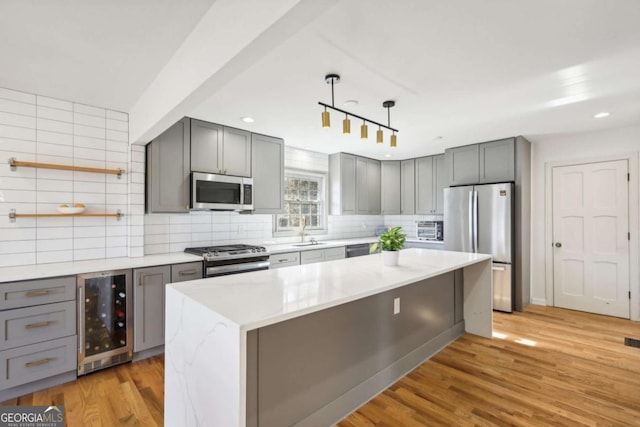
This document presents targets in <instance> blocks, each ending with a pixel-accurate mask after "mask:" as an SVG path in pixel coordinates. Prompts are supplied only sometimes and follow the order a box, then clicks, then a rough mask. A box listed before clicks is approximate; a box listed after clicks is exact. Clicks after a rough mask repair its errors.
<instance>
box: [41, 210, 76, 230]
mask: <svg viewBox="0 0 640 427" xmlns="http://www.w3.org/2000/svg"><path fill="white" fill-rule="evenodd" d="M36 210H38V211H39V209H36ZM50 212H54V211H53V210H51V211H50ZM36 224H37V227H38V229H40V228H41V227H73V217H60V218H48V217H42V218H38V219H37V222H36Z"/></svg>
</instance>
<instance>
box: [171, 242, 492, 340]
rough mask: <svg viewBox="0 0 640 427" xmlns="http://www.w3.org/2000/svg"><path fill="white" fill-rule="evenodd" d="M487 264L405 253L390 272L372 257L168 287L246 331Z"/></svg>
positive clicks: (446, 254)
mask: <svg viewBox="0 0 640 427" xmlns="http://www.w3.org/2000/svg"><path fill="white" fill-rule="evenodd" d="M488 260H491V257H490V256H489V255H484V254H472V253H463V252H450V251H439V250H429V249H407V250H403V251H402V252H401V254H400V262H399V265H398V266H395V267H386V266H383V264H382V259H381V255H380V254H374V255H368V256H363V257H357V258H346V259H341V260H336V261H330V262H325V263H315V264H307V265H300V266H293V267H288V268H281V269H274V270H265V271H257V272H252V273H246V274H240V275H230V276H221V277H214V278H208V279H202V280H194V281H190V282H183V283H176V284H170V285H169V287H171V288H174V289H175V290H176V291H178V292H179V293H180V294H182V295H184V296H185V297H187V298H189V299H192V300H194V301H196V302H198V303H199V304H201V305H203V306H204V307H206V308H207V309H210V310H212V311H214V312H215V313H217V314H219V315H221V316H222V317H224V318H226V319H227V320H228V321H230V322H232V323H233V324H234V326H237V327H239V328H240V330H244V331H248V330H252V329H256V328H260V327H263V326H266V325H270V324H273V323H277V322H281V321H284V320H287V319H291V318H294V317H298V316H302V315H305V314H308V313H312V312H315V311H319V310H324V309H326V308H329V307H333V306H336V305H339V304H344V303H347V302H349V301H354V300H357V299H360V298H364V297H367V296H370V295H375V294H378V293H381V292H384V291H388V290H391V289H394V288H398V287H401V286H405V285H408V284H411V283H415V282H417V281H420V280H424V279H428V278H431V277H435V276H438V275H441V274H443V273H447V272H449V271H453V270H456V269H459V268H464V267H466V266H469V265H472V264H476V263H478V262H481V261H488ZM488 306H489V307H488V309H489V311H490V310H491V307H490V303H489V304H488Z"/></svg>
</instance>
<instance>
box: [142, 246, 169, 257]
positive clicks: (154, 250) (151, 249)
mask: <svg viewBox="0 0 640 427" xmlns="http://www.w3.org/2000/svg"><path fill="white" fill-rule="evenodd" d="M168 252H169V243H162V244H159V245H145V246H144V254H145V255H154V254H166V253H168Z"/></svg>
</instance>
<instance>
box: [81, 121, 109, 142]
mask: <svg viewBox="0 0 640 427" xmlns="http://www.w3.org/2000/svg"><path fill="white" fill-rule="evenodd" d="M73 132H74V134H75V135H80V136H90V137H92V138H102V139H104V138H105V136H106V132H105V129H104V127H102V128H97V127H93V126H85V125H78V124H74V125H73Z"/></svg>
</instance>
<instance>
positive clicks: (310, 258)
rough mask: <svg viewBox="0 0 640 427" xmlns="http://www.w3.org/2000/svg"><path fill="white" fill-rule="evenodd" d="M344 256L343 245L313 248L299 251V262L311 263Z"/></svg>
mask: <svg viewBox="0 0 640 427" xmlns="http://www.w3.org/2000/svg"><path fill="white" fill-rule="evenodd" d="M344 257H345V247H344V246H339V247H337V248H327V249H315V250H312V251H302V252H300V264H313V263H316V262H324V261H333V260H336V259H343V258H344Z"/></svg>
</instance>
